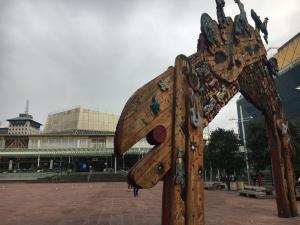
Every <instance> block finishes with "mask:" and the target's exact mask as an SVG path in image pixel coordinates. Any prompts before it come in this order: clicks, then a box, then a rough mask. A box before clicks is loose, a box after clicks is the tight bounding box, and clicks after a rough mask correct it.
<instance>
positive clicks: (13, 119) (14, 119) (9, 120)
mask: <svg viewBox="0 0 300 225" xmlns="http://www.w3.org/2000/svg"><path fill="white" fill-rule="evenodd" d="M23 120H26V121H32V122H34V123H37V124H39V125H40V126H43V124H41V123H39V122H37V121H35V120H32V119H28V118H24V119H22V118H20V119H16V118H12V119H7V120H6V121H8V122H11V121H23Z"/></svg>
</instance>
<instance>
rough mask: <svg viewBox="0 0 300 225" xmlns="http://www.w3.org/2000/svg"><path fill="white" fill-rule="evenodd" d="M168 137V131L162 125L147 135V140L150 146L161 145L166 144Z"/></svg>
mask: <svg viewBox="0 0 300 225" xmlns="http://www.w3.org/2000/svg"><path fill="white" fill-rule="evenodd" d="M166 137H167V129H166V128H165V127H164V126H162V125H158V126H157V127H155V128H154V129H153V130H152V131H150V132H149V133H148V134H147V136H146V140H147V142H148V143H149V144H150V145H159V144H161V143H163V142H164V140H165V139H166Z"/></svg>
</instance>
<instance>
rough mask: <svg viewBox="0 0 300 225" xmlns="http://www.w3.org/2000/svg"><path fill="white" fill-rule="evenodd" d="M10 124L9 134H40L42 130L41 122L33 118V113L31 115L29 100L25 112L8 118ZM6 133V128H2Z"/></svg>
mask: <svg viewBox="0 0 300 225" xmlns="http://www.w3.org/2000/svg"><path fill="white" fill-rule="evenodd" d="M7 121H8V122H9V126H8V129H7V133H8V134H23V135H26V134H38V133H39V132H40V127H41V125H42V124H41V123H39V122H36V121H34V120H33V117H32V115H29V101H28V100H27V102H26V109H25V112H24V113H20V114H19V116H18V117H15V118H12V119H8V120H7ZM1 131H2V132H0V133H5V129H4V128H2V129H1Z"/></svg>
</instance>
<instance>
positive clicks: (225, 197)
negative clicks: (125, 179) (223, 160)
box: [0, 183, 300, 225]
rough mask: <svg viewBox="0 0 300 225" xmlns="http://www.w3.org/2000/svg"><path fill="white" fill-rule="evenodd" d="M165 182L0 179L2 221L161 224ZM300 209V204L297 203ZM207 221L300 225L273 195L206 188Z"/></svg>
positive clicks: (3, 224) (13, 224)
mask: <svg viewBox="0 0 300 225" xmlns="http://www.w3.org/2000/svg"><path fill="white" fill-rule="evenodd" d="M161 190H162V183H159V184H158V185H157V186H156V187H154V188H153V189H150V190H140V191H139V196H138V197H137V198H135V197H133V191H132V190H130V191H129V190H128V189H127V184H126V183H75V184H72V183H64V184H24V183H1V184H0V225H52V224H53V225H54V224H55V225H160V224H161V221H160V218H161ZM298 209H299V212H300V203H298ZM205 219H206V225H222V224H224V225H229V224H230V225H248V224H255V225H263V224H270V225H299V224H300V217H297V218H290V219H281V218H278V217H277V216H276V204H275V200H274V199H267V200H264V199H251V198H246V197H240V196H238V195H237V193H235V192H227V191H206V192H205Z"/></svg>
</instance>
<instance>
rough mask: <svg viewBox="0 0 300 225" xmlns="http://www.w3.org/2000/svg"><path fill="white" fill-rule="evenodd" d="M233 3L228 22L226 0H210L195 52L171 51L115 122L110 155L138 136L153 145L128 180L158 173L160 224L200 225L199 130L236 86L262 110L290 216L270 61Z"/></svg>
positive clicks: (286, 135) (288, 155) (289, 178)
mask: <svg viewBox="0 0 300 225" xmlns="http://www.w3.org/2000/svg"><path fill="white" fill-rule="evenodd" d="M235 2H236V3H237V4H238V6H239V8H240V10H241V13H240V14H239V15H237V16H236V17H235V19H234V21H233V20H232V19H231V18H230V17H225V14H224V12H223V7H224V5H225V2H224V1H222V0H221V1H219V0H216V3H217V11H218V13H217V15H218V21H219V22H220V23H221V24H218V23H217V22H216V21H214V20H212V19H211V18H210V16H209V15H208V14H206V13H204V14H203V15H202V17H201V31H202V33H201V34H200V37H199V40H198V49H197V52H196V53H195V54H193V55H191V56H189V57H186V56H183V55H179V56H177V58H176V60H175V67H169V68H168V69H167V70H166V71H165V72H164V73H162V74H161V75H159V76H158V77H157V78H155V79H154V80H152V81H150V82H149V83H148V84H146V85H144V86H143V87H142V88H140V89H139V90H137V91H136V92H135V93H134V94H133V96H132V97H131V98H130V99H129V100H128V102H127V103H126V105H125V108H124V109H123V112H122V114H121V117H120V119H119V122H118V125H117V130H116V135H115V153H116V154H117V155H121V154H123V153H125V152H126V151H127V150H128V149H129V148H130V147H131V146H133V145H134V144H135V143H136V142H138V141H139V140H140V139H142V138H144V137H145V136H146V137H147V140H148V142H149V143H151V144H153V145H155V147H154V148H153V149H152V150H151V151H149V153H148V154H147V155H146V156H145V157H144V158H142V159H141V160H140V161H139V162H137V163H136V164H135V165H134V166H133V168H131V170H130V172H129V175H128V180H129V182H130V183H131V184H133V185H134V186H137V187H139V188H151V187H153V186H154V185H156V184H157V183H158V182H159V181H160V180H162V179H163V181H164V187H163V206H162V210H163V215H162V224H163V225H192V224H194V225H201V224H204V215H203V211H204V210H203V140H202V131H203V128H204V127H205V126H207V124H208V123H209V122H210V121H211V120H212V119H213V118H214V117H215V116H216V114H217V113H218V112H219V111H220V109H221V108H222V107H223V106H225V105H226V104H227V102H228V101H229V100H230V99H231V98H232V97H233V96H234V95H235V94H236V93H238V92H239V91H240V92H241V93H242V94H243V95H244V96H245V98H246V99H247V100H249V101H250V102H252V103H253V104H254V105H255V106H256V107H257V108H258V109H259V110H261V111H262V113H263V115H264V116H265V121H266V126H267V131H268V140H269V147H270V154H271V159H272V167H273V173H274V178H275V187H276V193H277V194H276V200H277V208H278V215H279V216H280V217H292V216H297V205H296V197H295V176H294V171H293V163H292V162H293V159H294V157H295V156H294V154H295V153H294V152H295V151H294V146H293V145H292V143H291V141H290V131H289V128H288V124H287V120H286V118H285V116H284V114H283V112H282V106H281V103H280V99H279V97H278V94H277V91H276V88H275V83H274V79H273V76H275V75H276V73H277V67H276V66H277V65H276V60H275V59H271V60H267V58H266V50H265V48H264V45H263V43H262V40H261V37H260V34H259V32H260V30H262V23H261V21H260V18H259V17H258V16H257V15H256V13H255V12H254V11H253V12H254V13H252V14H253V17H254V20H255V22H256V25H257V26H256V29H254V28H252V27H251V26H250V25H249V24H248V21H247V17H246V13H245V11H244V6H243V4H242V3H241V2H240V0H235ZM265 29H266V26H265Z"/></svg>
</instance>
